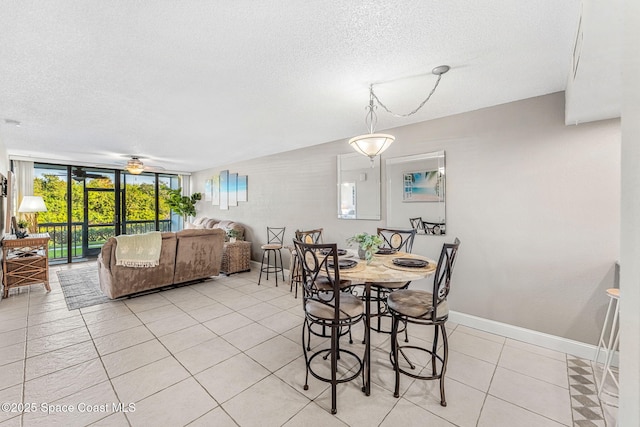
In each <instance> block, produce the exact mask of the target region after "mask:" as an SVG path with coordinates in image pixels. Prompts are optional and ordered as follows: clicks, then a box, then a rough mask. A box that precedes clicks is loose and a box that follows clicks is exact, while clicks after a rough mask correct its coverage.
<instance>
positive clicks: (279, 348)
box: [246, 335, 302, 372]
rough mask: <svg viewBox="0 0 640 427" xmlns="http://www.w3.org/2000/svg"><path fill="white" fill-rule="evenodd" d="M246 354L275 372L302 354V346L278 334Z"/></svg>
mask: <svg viewBox="0 0 640 427" xmlns="http://www.w3.org/2000/svg"><path fill="white" fill-rule="evenodd" d="M246 355H247V356H249V357H251V358H252V359H253V360H255V361H256V362H258V363H259V364H261V365H262V366H264V367H265V368H267V369H268V370H269V371H271V372H275V371H277V370H278V369H280V368H282V367H283V366H285V365H287V364H289V363H290V362H292V361H293V360H294V359H296V358H298V357H299V356H300V355H302V347H301V346H300V345H297V344H295V343H293V342H292V341H291V340H288V339H287V338H285V337H282V336H279V335H278V336H275V337H273V338H271V339H270V340H268V341H265V342H263V343H262V344H259V345H257V346H255V347H253V348H252V349H250V350H247V351H246Z"/></svg>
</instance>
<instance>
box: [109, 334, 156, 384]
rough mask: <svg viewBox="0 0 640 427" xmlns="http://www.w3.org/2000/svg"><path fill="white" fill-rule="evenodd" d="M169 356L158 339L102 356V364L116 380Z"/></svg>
mask: <svg viewBox="0 0 640 427" xmlns="http://www.w3.org/2000/svg"><path fill="white" fill-rule="evenodd" d="M167 356H169V352H168V351H167V349H166V348H164V346H163V345H162V344H160V342H159V341H158V340H157V339H156V340H151V341H147V342H144V343H142V344H138V345H134V346H133V347H128V348H125V349H124V350H120V351H117V352H115V353H110V354H107V355H106V356H102V363H104V367H105V369H106V370H107V373H108V374H109V378H115V377H117V376H119V375H122V374H124V373H126V372H129V371H133V370H134V369H138V368H140V367H142V366H144V365H147V364H149V363H151V362H155V361H156V360H160V359H163V358H165V357H167Z"/></svg>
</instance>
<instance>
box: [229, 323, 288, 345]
mask: <svg viewBox="0 0 640 427" xmlns="http://www.w3.org/2000/svg"><path fill="white" fill-rule="evenodd" d="M276 335H277V334H276V333H275V332H274V331H272V330H271V329H269V328H265V327H264V326H262V325H260V324H258V323H251V324H249V325H247V326H245V327H243V328H240V329H236V330H235V331H231V332H229V333H228V334H225V335H223V336H222V338H224V339H225V340H226V341H227V342H228V343H230V344H231V345H233V346H235V347H236V348H238V349H240V350H242V351H245V350H248V349H250V348H251V347H254V346H256V345H258V344H260V343H263V342H265V341H266V340H268V339H269V338H272V337H274V336H276Z"/></svg>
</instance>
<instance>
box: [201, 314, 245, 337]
mask: <svg viewBox="0 0 640 427" xmlns="http://www.w3.org/2000/svg"><path fill="white" fill-rule="evenodd" d="M250 323H252V320H251V319H249V318H247V317H245V316H243V315H241V314H239V313H235V312H233V313H231V314H227V315H225V316H221V317H216V318H215V319H213V320H209V321H208V322H205V323H203V325H204V326H206V327H207V328H209V329H211V331H213V332H214V333H216V334H218V335H224V334H226V333H228V332H231V331H234V330H236V329H239V328H242V327H243V326H246V325H248V324H250Z"/></svg>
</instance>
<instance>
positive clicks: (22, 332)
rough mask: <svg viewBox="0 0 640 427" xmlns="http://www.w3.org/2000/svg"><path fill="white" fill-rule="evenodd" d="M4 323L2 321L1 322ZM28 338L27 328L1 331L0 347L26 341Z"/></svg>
mask: <svg viewBox="0 0 640 427" xmlns="http://www.w3.org/2000/svg"><path fill="white" fill-rule="evenodd" d="M0 323H2V322H0ZM26 340H27V328H20V329H15V330H13V331H8V332H2V333H0V348H2V347H6V346H10V345H14V344H18V343H21V342H25V341H26Z"/></svg>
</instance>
